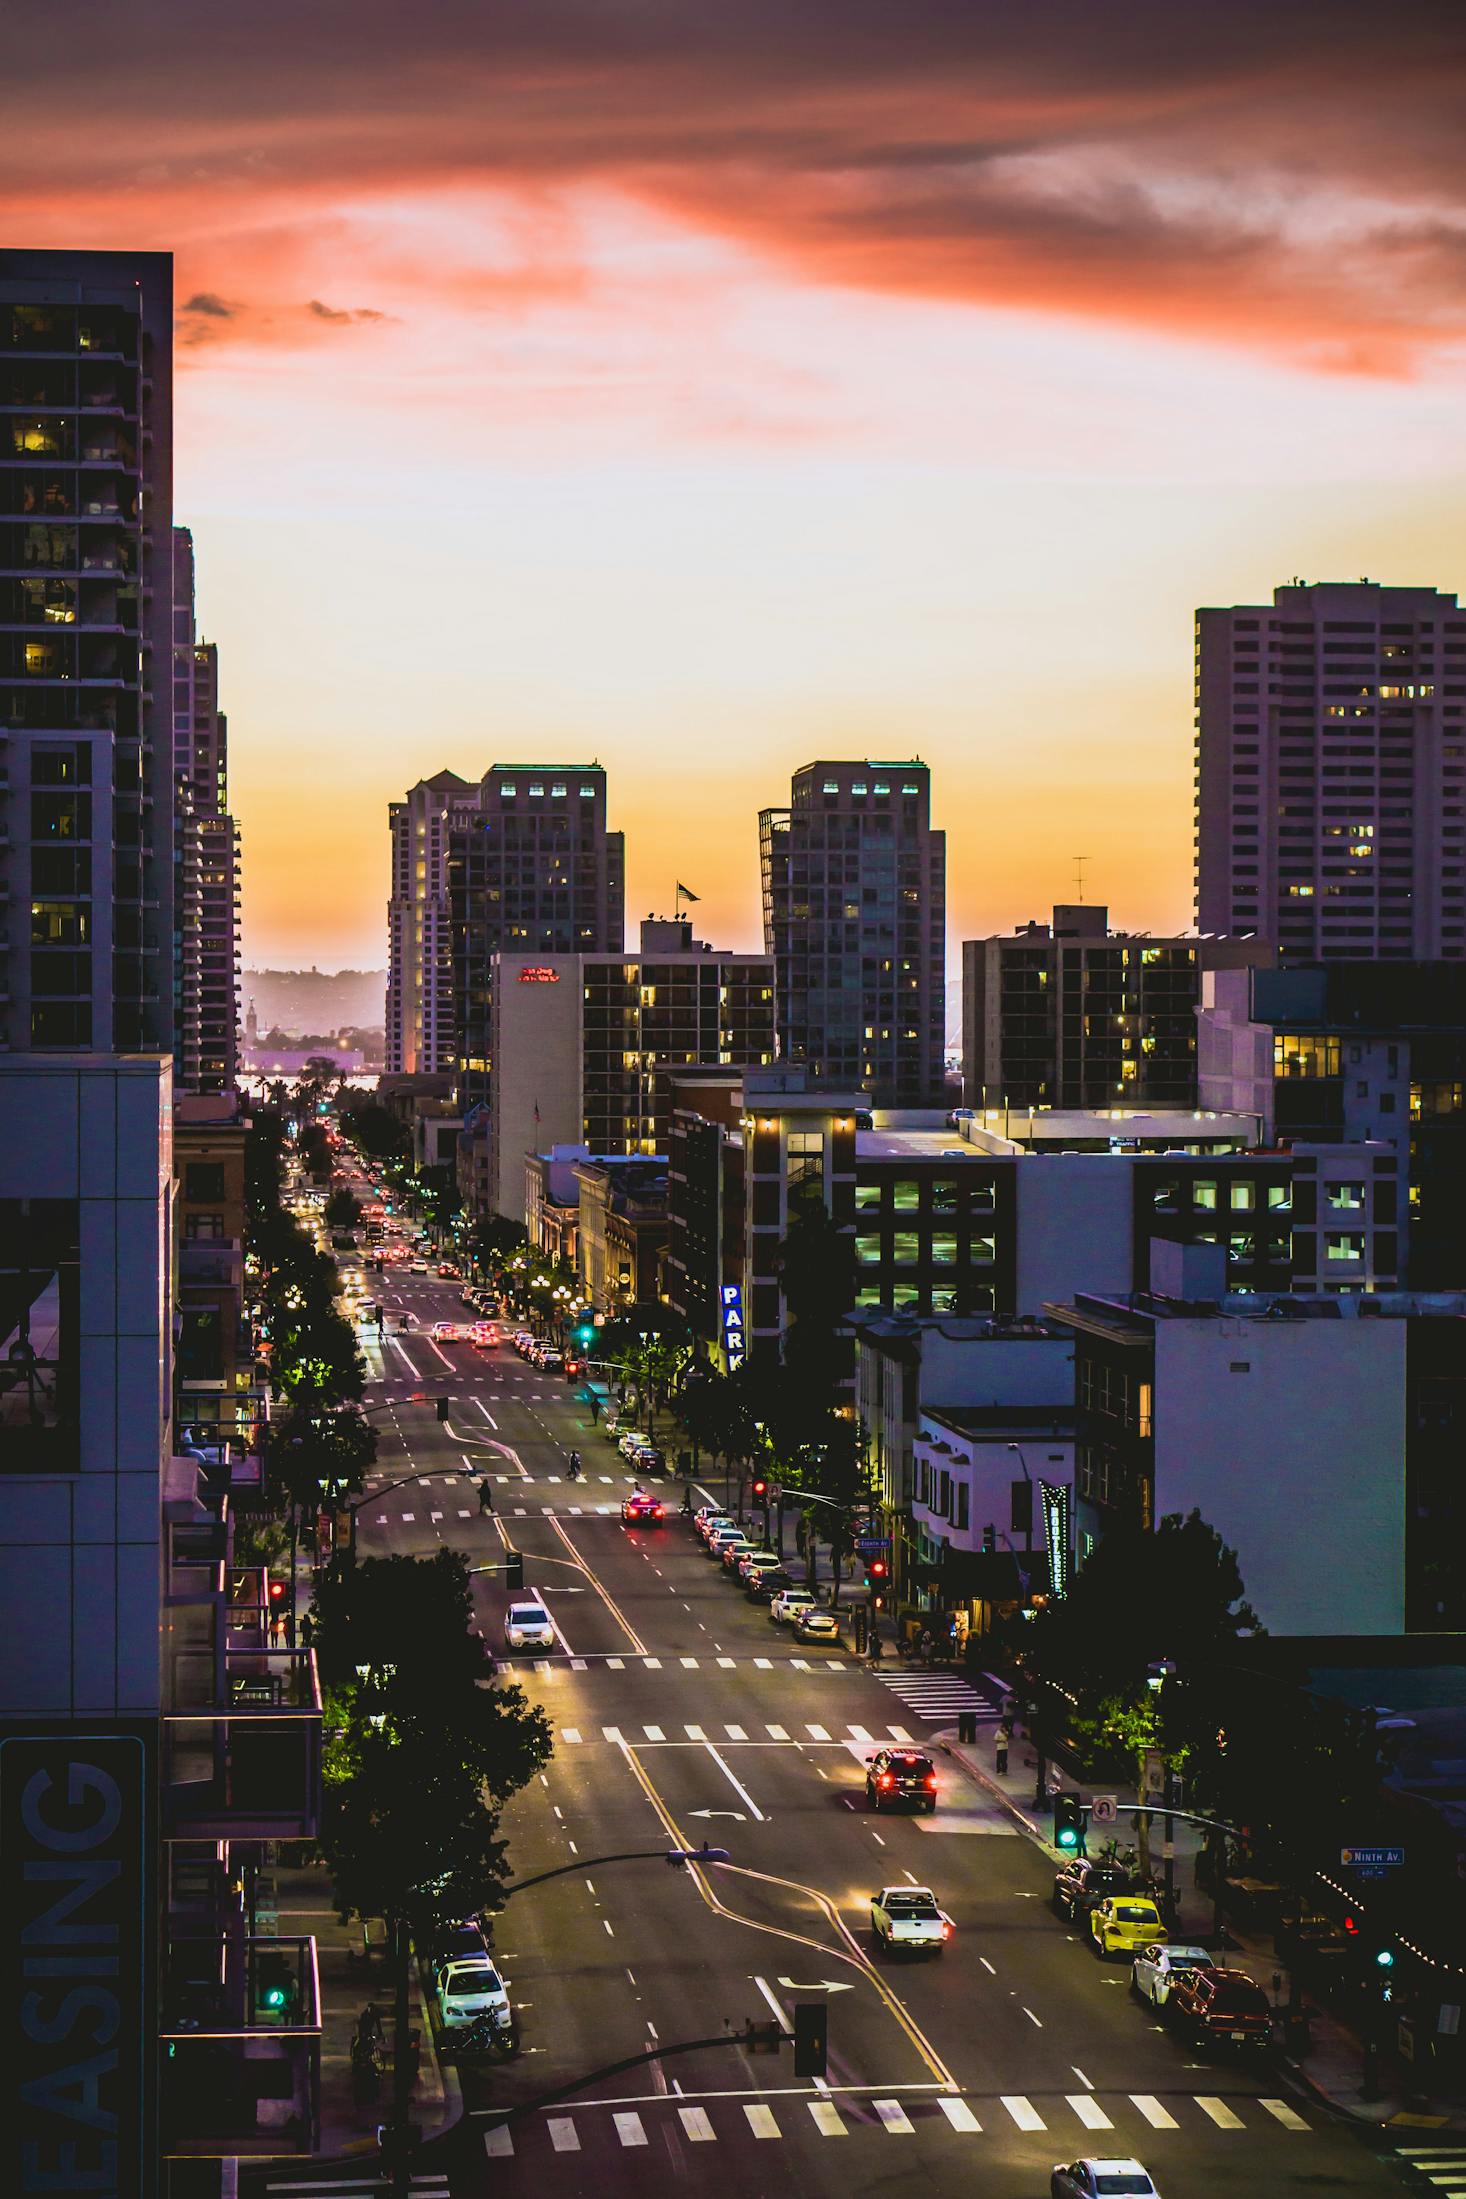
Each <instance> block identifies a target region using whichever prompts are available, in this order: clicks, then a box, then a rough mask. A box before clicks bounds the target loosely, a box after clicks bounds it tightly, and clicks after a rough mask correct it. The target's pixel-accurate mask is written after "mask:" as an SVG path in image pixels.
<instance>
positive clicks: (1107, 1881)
mask: <svg viewBox="0 0 1466 2199" xmlns="http://www.w3.org/2000/svg"><path fill="white" fill-rule="evenodd" d="M1129 1885H1130V1873H1129V1872H1128V1871H1126V1870H1122V1869H1121V1867H1120V1865H1119V1864H1118V1863H1092V1862H1091V1861H1090V1860H1089V1858H1088V1857H1087V1856H1075V1857H1073V1858H1072V1859H1071V1860H1070V1861H1069V1862H1068V1863H1066V1864H1065V1865H1064V1868H1063V1869H1062V1870H1061V1871H1060V1872H1059V1874H1058V1876H1057V1877H1056V1878H1055V1880H1054V1891H1053V1897H1052V1898H1053V1904H1054V1908H1055V1911H1056V1912H1057V1914H1058V1915H1060V1916H1066V1917H1068V1919H1069V1921H1070V1922H1071V1923H1072V1924H1082V1923H1084V1921H1085V1919H1086V1918H1087V1917H1088V1915H1089V1912H1090V1910H1091V1909H1092V1908H1093V1907H1094V1905H1095V1903H1096V1902H1097V1901H1103V1900H1104V1898H1105V1895H1106V1894H1123V1893H1125V1892H1126V1891H1127V1889H1128V1888H1129Z"/></svg>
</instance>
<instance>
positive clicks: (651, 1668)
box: [641, 1657, 662, 1672]
mask: <svg viewBox="0 0 1466 2199" xmlns="http://www.w3.org/2000/svg"><path fill="white" fill-rule="evenodd" d="M641 1665H642V1670H643V1671H644V1672H660V1671H661V1669H662V1660H661V1658H660V1657H643V1658H642V1660H641Z"/></svg>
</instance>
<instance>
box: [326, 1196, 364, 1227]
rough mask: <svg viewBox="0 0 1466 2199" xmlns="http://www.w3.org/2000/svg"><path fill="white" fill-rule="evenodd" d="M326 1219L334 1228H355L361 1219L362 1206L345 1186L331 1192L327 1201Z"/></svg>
mask: <svg viewBox="0 0 1466 2199" xmlns="http://www.w3.org/2000/svg"><path fill="white" fill-rule="evenodd" d="M326 1220H327V1221H328V1222H329V1223H330V1225H331V1227H332V1229H355V1227H356V1225H357V1223H358V1222H359V1221H360V1220H361V1208H360V1206H359V1205H358V1203H357V1201H356V1200H355V1198H353V1196H352V1194H351V1193H350V1192H349V1191H347V1190H345V1189H344V1188H343V1189H342V1190H340V1191H333V1192H332V1193H331V1196H330V1198H329V1199H328V1200H327V1201H326Z"/></svg>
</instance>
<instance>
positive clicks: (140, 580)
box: [0, 251, 178, 1053]
mask: <svg viewBox="0 0 1466 2199" xmlns="http://www.w3.org/2000/svg"><path fill="white" fill-rule="evenodd" d="M172 344H173V274H172V261H171V259H170V257H169V256H168V255H167V254H166V253H128V252H44V251H39V252H22V251H0V362H3V363H0V423H3V425H0V820H3V823H4V827H5V829H4V831H3V832H0V888H3V890H4V892H5V893H6V895H7V896H8V902H9V907H10V909H11V912H12V914H11V919H10V926H9V931H8V936H7V937H6V939H5V940H4V941H3V942H0V1046H4V1047H8V1048H9V1049H10V1050H12V1051H29V1050H32V1049H35V1050H45V1051H50V1050H55V1051H60V1052H69V1053H75V1052H77V1051H78V1050H80V1051H83V1052H85V1051H88V1050H93V1051H96V1052H98V1053H110V1052H114V1051H129V1052H131V1051H138V1050H142V1049H148V1050H151V1051H156V1052H163V1053H169V1052H171V1051H172V1049H173V1046H174V1039H175V1018H176V987H175V979H174V929H175V924H176V922H177V921H178V920H177V918H176V916H175V910H174V898H175V894H174V838H173V818H174V793H175V788H174V758H173V741H172V727H171V723H170V717H169V694H170V681H169V677H168V668H169V666H170V664H171V662H172V641H173V635H172V619H173V570H172V551H173V542H172V508H173V482H172V447H173V446H172V418H171V412H172V363H171V362H172ZM17 911H19V912H26V911H28V912H29V928H28V930H27V929H26V928H25V918H24V916H23V915H20V916H18V915H17V914H16V913H15V912H17Z"/></svg>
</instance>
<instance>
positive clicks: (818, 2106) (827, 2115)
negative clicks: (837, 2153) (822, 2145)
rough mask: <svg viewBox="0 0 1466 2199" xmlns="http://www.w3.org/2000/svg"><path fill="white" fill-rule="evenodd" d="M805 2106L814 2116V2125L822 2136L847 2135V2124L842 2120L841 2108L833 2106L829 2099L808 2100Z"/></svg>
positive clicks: (837, 2136) (838, 2136)
mask: <svg viewBox="0 0 1466 2199" xmlns="http://www.w3.org/2000/svg"><path fill="white" fill-rule="evenodd" d="M805 2106H806V2107H807V2108H808V2109H809V2112H810V2114H811V2116H812V2117H813V2118H814V2127H815V2129H816V2130H817V2131H818V2132H819V2134H820V2136H821V2137H822V2138H843V2137H845V2136H846V2130H845V2125H844V2124H843V2123H842V2122H841V2120H840V2114H839V2110H838V2109H837V2108H835V2107H832V2106H831V2104H830V2102H829V2101H828V2100H806V2101H805Z"/></svg>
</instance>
